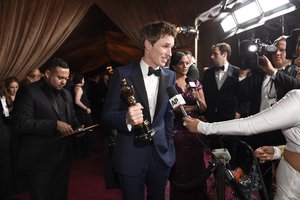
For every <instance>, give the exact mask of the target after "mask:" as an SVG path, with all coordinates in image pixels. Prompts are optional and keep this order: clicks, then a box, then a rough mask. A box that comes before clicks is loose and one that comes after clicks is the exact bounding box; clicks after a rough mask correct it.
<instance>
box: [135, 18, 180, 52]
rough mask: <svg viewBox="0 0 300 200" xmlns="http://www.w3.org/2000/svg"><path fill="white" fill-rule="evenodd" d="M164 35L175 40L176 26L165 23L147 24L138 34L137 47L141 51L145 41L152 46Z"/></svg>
mask: <svg viewBox="0 0 300 200" xmlns="http://www.w3.org/2000/svg"><path fill="white" fill-rule="evenodd" d="M165 35H171V36H173V37H174V38H175V37H176V35H177V31H176V26H175V25H174V24H171V23H168V22H165V21H159V22H154V23H151V24H148V25H146V26H144V27H143V28H142V30H141V32H140V39H139V43H140V44H139V45H140V47H141V49H144V48H145V47H144V42H145V40H148V41H149V42H150V43H151V44H152V45H153V44H155V43H156V42H157V41H158V40H159V39H160V38H161V37H163V36H165Z"/></svg>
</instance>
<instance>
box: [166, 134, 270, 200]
mask: <svg viewBox="0 0 300 200" xmlns="http://www.w3.org/2000/svg"><path fill="white" fill-rule="evenodd" d="M198 139H199V138H198ZM223 139H226V138H225V137H221V138H220V140H221V145H222V146H224V145H223V143H222V140H223ZM199 140H200V139H199ZM230 140H231V141H234V142H235V143H236V144H241V145H243V146H245V147H246V150H247V152H249V153H250V154H251V157H252V165H251V169H252V175H251V176H247V178H244V179H242V180H240V181H236V180H235V177H234V175H233V174H232V172H231V170H230V169H228V168H229V167H228V163H229V161H230V160H231V155H230V154H229V152H228V151H227V149H226V148H222V149H214V150H212V151H211V150H210V149H209V148H208V147H207V146H206V145H205V144H203V141H201V143H202V145H203V146H204V147H205V148H206V149H207V150H209V151H210V153H211V155H212V156H213V160H212V162H211V163H210V164H209V165H208V167H207V168H206V170H205V171H203V172H202V173H201V174H200V176H199V177H198V178H197V179H195V180H192V181H190V182H188V183H184V184H180V183H178V182H176V181H175V180H172V179H170V181H171V182H172V185H173V186H174V187H176V188H177V189H180V190H189V189H191V188H196V187H197V186H199V185H200V184H203V183H204V182H205V181H206V180H207V179H208V178H209V177H210V176H211V175H212V174H214V175H215V189H216V192H215V193H216V194H217V200H226V187H228V186H229V187H230V188H231V189H232V191H233V194H234V195H235V196H236V198H237V199H239V200H252V199H261V198H260V197H259V198H252V196H251V195H252V194H253V193H258V192H261V193H262V196H263V197H264V200H268V195H267V192H266V189H265V185H264V182H263V178H262V175H261V171H260V168H259V165H258V161H257V158H256V157H255V154H254V151H253V149H252V148H251V147H250V146H249V145H248V144H247V143H245V142H243V141H241V140H239V139H236V138H231V137H230ZM256 195H259V194H256Z"/></svg>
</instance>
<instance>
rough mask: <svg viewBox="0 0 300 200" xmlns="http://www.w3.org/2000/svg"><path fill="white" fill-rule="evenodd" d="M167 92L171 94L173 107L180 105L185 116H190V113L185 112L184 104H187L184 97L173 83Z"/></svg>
mask: <svg viewBox="0 0 300 200" xmlns="http://www.w3.org/2000/svg"><path fill="white" fill-rule="evenodd" d="M167 94H168V96H169V98H170V99H169V102H170V103H171V105H172V107H173V108H174V109H175V108H177V107H179V109H180V111H181V113H182V114H183V116H184V117H188V114H187V113H186V112H185V110H184V108H183V106H182V105H184V104H185V100H184V99H183V97H182V95H181V94H178V92H177V90H176V89H175V87H174V86H173V85H170V86H169V87H167Z"/></svg>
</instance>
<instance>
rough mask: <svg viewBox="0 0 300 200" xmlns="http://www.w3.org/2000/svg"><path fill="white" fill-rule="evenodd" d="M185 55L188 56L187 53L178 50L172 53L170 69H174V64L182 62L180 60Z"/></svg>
mask: <svg viewBox="0 0 300 200" xmlns="http://www.w3.org/2000/svg"><path fill="white" fill-rule="evenodd" d="M183 56H186V54H185V53H183V52H181V51H176V52H174V53H173V54H172V57H171V61H170V69H171V70H173V71H174V66H175V65H177V64H178V63H179V62H180V60H181V58H182V57H183Z"/></svg>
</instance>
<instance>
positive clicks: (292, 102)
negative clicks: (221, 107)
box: [184, 90, 300, 135]
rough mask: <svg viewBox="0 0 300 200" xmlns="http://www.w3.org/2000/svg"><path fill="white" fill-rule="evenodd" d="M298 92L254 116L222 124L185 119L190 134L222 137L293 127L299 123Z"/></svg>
mask: <svg viewBox="0 0 300 200" xmlns="http://www.w3.org/2000/svg"><path fill="white" fill-rule="evenodd" d="M299 112H300V90H292V91H290V92H289V93H288V94H287V95H286V96H285V97H283V98H282V99H281V100H280V101H279V102H277V103H276V104H274V106H272V107H271V108H268V109H266V110H264V111H262V112H260V113H258V114H256V115H252V116H250V117H247V118H242V119H236V120H229V121H224V122H215V123H205V122H201V121H200V120H196V119H189V118H188V117H185V118H184V120H185V124H186V127H187V128H188V129H189V130H190V131H191V132H198V133H203V134H206V135H210V134H224V135H252V134H258V133H262V132H268V131H273V130H278V129H285V128H290V127H292V126H294V125H295V124H297V123H299V121H300V115H299ZM196 124H197V125H196Z"/></svg>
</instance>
